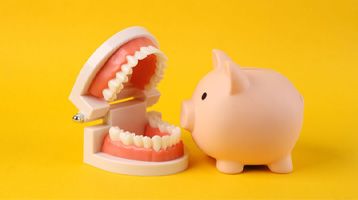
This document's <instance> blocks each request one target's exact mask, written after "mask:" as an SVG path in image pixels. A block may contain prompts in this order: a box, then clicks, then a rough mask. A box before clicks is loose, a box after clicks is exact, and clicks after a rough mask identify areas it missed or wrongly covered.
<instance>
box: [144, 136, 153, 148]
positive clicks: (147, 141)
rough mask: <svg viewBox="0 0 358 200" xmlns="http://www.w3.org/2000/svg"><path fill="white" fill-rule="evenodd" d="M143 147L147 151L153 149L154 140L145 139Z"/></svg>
mask: <svg viewBox="0 0 358 200" xmlns="http://www.w3.org/2000/svg"><path fill="white" fill-rule="evenodd" d="M143 146H144V148H146V149H149V148H151V147H152V139H150V137H147V136H145V137H143Z"/></svg>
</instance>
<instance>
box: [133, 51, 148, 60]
mask: <svg viewBox="0 0 358 200" xmlns="http://www.w3.org/2000/svg"><path fill="white" fill-rule="evenodd" d="M134 56H135V58H137V59H138V60H143V59H144V58H145V57H147V54H146V53H144V52H141V51H136V52H135V54H134Z"/></svg>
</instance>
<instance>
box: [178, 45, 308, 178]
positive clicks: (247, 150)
mask: <svg viewBox="0 0 358 200" xmlns="http://www.w3.org/2000/svg"><path fill="white" fill-rule="evenodd" d="M213 62H214V70H212V71H211V72H210V73H208V74H207V75H206V76H205V77H204V78H203V79H202V80H201V81H200V82H199V84H198V86H197V88H196V89H195V92H194V94H193V97H192V99H191V100H188V101H184V102H183V105H182V113H181V125H182V127H183V128H185V129H187V130H188V131H190V132H192V137H193V140H194V141H195V143H196V144H197V145H198V146H199V148H200V149H201V150H202V151H203V152H204V153H206V154H207V155H209V156H210V157H213V158H215V159H216V167H217V169H218V170H219V171H220V172H223V173H228V174H235V173H240V172H242V171H243V168H244V166H245V165H267V166H268V168H269V169H270V170H271V171H272V172H276V173H289V172H291V171H292V169H293V167H292V159H291V152H292V149H293V148H294V145H295V143H296V141H297V139H298V137H299V134H300V131H301V127H302V123H303V98H302V96H301V95H300V93H299V92H298V91H297V89H296V88H295V87H294V86H293V84H292V83H291V82H290V81H289V80H288V79H287V78H285V77H284V76H282V75H281V74H279V73H277V72H275V71H273V70H269V69H259V68H240V67H239V66H238V65H237V64H235V63H234V62H233V61H232V60H231V59H230V58H229V57H228V56H227V55H226V54H225V53H224V52H222V51H220V50H213Z"/></svg>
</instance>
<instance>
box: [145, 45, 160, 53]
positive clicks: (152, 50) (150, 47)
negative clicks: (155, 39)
mask: <svg viewBox="0 0 358 200" xmlns="http://www.w3.org/2000/svg"><path fill="white" fill-rule="evenodd" d="M147 48H148V50H149V51H151V52H152V53H158V52H159V49H157V48H155V47H153V46H148V47H147Z"/></svg>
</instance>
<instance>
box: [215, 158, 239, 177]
mask: <svg viewBox="0 0 358 200" xmlns="http://www.w3.org/2000/svg"><path fill="white" fill-rule="evenodd" d="M216 168H217V169H218V170H219V171H220V172H222V173H225V174H238V173H241V172H242V171H243V170H244V165H243V164H241V163H238V162H235V161H228V160H217V161H216Z"/></svg>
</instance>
